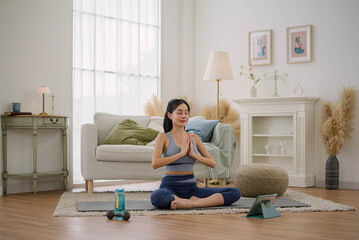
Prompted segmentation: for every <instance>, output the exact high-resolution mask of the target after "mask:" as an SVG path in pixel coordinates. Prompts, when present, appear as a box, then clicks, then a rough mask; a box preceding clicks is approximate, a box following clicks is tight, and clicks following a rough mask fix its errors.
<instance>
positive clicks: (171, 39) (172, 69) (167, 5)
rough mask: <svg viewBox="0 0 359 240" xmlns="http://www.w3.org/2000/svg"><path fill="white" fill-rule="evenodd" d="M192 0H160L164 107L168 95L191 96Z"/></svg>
mask: <svg viewBox="0 0 359 240" xmlns="http://www.w3.org/2000/svg"><path fill="white" fill-rule="evenodd" d="M194 5H195V1H193V0H162V26H161V27H162V39H161V41H162V44H161V47H162V59H161V62H162V66H161V68H162V71H161V74H162V86H161V99H162V102H163V107H164V108H165V107H166V105H167V102H168V101H169V100H171V99H172V98H180V97H187V98H188V99H190V100H191V99H193V98H194V89H193V79H194V68H195V64H194V53H195V52H194V36H195V34H194V29H195V25H194Z"/></svg>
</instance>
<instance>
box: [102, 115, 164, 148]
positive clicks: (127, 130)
mask: <svg viewBox="0 0 359 240" xmlns="http://www.w3.org/2000/svg"><path fill="white" fill-rule="evenodd" d="M158 133H159V132H158V131H156V130H154V129H152V128H147V127H141V126H139V125H137V123H136V122H135V121H134V120H132V119H129V118H127V119H124V120H122V122H120V123H118V124H117V125H116V126H115V127H114V128H113V129H112V131H111V132H110V134H109V135H108V136H107V137H106V138H105V140H104V141H103V143H102V144H130V145H146V144H147V143H149V142H151V141H152V140H153V139H155V138H156V137H157V134H158Z"/></svg>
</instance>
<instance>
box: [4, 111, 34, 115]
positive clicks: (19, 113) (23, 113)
mask: <svg viewBox="0 0 359 240" xmlns="http://www.w3.org/2000/svg"><path fill="white" fill-rule="evenodd" d="M5 115H6V116H16V115H32V112H5Z"/></svg>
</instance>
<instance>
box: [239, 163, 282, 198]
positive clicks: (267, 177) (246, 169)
mask: <svg viewBox="0 0 359 240" xmlns="http://www.w3.org/2000/svg"><path fill="white" fill-rule="evenodd" d="M234 186H235V187H236V188H238V189H239V190H240V191H241V194H242V196H245V197H257V196H260V195H267V194H274V193H277V194H278V196H280V195H283V193H285V191H286V190H287V188H288V174H287V172H286V171H285V170H284V169H282V168H280V167H277V166H274V165H272V164H265V163H252V164H247V165H242V166H240V167H239V168H238V170H237V172H236V175H235V178H234Z"/></svg>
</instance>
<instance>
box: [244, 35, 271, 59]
mask: <svg viewBox="0 0 359 240" xmlns="http://www.w3.org/2000/svg"><path fill="white" fill-rule="evenodd" d="M248 62H249V64H251V65H269V64H272V29H267V30H260V31H252V32H249V33H248Z"/></svg>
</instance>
